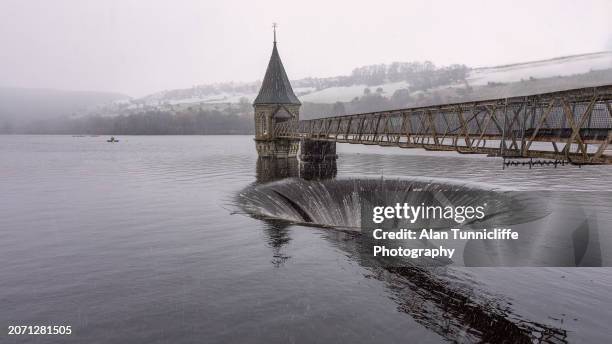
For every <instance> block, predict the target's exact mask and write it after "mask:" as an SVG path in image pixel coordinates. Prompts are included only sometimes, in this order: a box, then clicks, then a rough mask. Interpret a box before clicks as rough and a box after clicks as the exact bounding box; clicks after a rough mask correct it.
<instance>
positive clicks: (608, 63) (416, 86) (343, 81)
mask: <svg viewBox="0 0 612 344" xmlns="http://www.w3.org/2000/svg"><path fill="white" fill-rule="evenodd" d="M610 68H612V52H599V53H590V54H581V55H572V56H564V57H557V58H552V59H547V60H538V61H529V62H522V63H516V64H510V65H502V66H494V67H480V68H469V67H467V66H465V65H451V66H445V67H437V66H435V65H434V64H433V63H431V62H428V61H426V62H394V63H392V64H387V65H385V64H380V65H370V66H364V67H359V68H355V69H354V70H353V72H352V73H351V75H348V76H337V77H330V78H305V79H298V80H293V81H291V83H292V85H293V88H294V91H295V93H296V95H298V97H299V98H300V100H301V101H302V102H311V103H335V102H338V101H340V102H349V101H351V100H353V99H354V98H355V97H361V96H362V95H363V93H364V89H365V88H369V89H370V90H372V91H376V90H379V91H380V92H381V94H382V95H383V96H385V97H389V98H390V97H392V96H393V94H394V93H395V92H397V91H400V92H405V91H410V92H417V91H426V90H430V89H433V88H436V87H441V86H455V87H456V86H458V87H473V86H483V85H487V84H492V83H514V82H520V81H521V80H529V79H540V78H549V77H563V76H572V75H578V74H585V73H589V72H591V71H597V70H605V69H610ZM609 82H612V80H611V81H609ZM259 86H260V82H251V83H221V84H211V85H200V86H194V87H192V88H188V89H177V90H170V91H163V92H159V93H156V94H153V95H150V96H147V97H143V98H141V99H139V100H138V101H140V102H142V103H144V104H149V105H161V104H172V105H176V104H195V103H199V104H222V103H238V102H239V100H240V99H241V98H246V99H247V100H248V101H252V100H253V99H254V98H255V96H256V95H257V92H258V90H259ZM551 86H554V85H551ZM583 86H590V85H582V84H577V85H576V86H575V87H583ZM570 88H572V87H570ZM381 89H382V91H381ZM551 91H552V90H551Z"/></svg>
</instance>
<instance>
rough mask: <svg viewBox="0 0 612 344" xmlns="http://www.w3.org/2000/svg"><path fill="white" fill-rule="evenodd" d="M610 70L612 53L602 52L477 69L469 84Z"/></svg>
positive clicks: (470, 76) (505, 81)
mask: <svg viewBox="0 0 612 344" xmlns="http://www.w3.org/2000/svg"><path fill="white" fill-rule="evenodd" d="M609 68H612V52H601V53H594V54H585V55H575V56H568V57H560V58H555V59H550V60H542V61H533V62H525V63H516V64H512V65H506V66H497V67H484V68H475V69H472V71H471V72H470V75H469V77H468V82H469V84H470V85H473V86H474V85H486V84H487V83H489V82H503V83H507V82H516V81H521V80H527V79H529V78H536V79H541V78H548V77H554V76H568V75H576V74H584V73H588V72H590V71H595V70H602V69H609Z"/></svg>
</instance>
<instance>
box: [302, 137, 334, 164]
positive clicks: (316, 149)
mask: <svg viewBox="0 0 612 344" xmlns="http://www.w3.org/2000/svg"><path fill="white" fill-rule="evenodd" d="M336 158H338V155H337V154H336V142H333V141H319V140H311V139H302V140H301V141H300V160H301V161H304V162H324V161H336Z"/></svg>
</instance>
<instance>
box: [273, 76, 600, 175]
mask: <svg viewBox="0 0 612 344" xmlns="http://www.w3.org/2000/svg"><path fill="white" fill-rule="evenodd" d="M275 136H276V137H285V138H295V139H298V138H310V139H317V140H325V141H335V142H346V143H358V144H370V145H372V144H375V145H382V146H399V147H403V148H424V149H427V150H434V151H436V150H438V151H457V152H460V153H472V154H490V155H494V156H507V157H523V158H550V159H557V160H566V161H569V162H572V163H576V164H611V163H612V156H611V155H610V154H609V153H608V147H609V144H610V143H611V142H612V85H606V86H600V87H591V88H581V89H573V90H566V91H560V92H552V93H543V94H535V95H529V96H524V97H514V98H503V99H491V100H484V101H475V102H465V103H456V104H443V105H436V106H426V107H417V108H408V109H399V110H390V111H380V112H371V113H361V114H355V115H345V116H337V117H327V118H320V119H313V120H306V121H299V122H297V121H288V122H282V123H277V124H276V126H275Z"/></svg>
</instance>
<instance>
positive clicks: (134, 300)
mask: <svg viewBox="0 0 612 344" xmlns="http://www.w3.org/2000/svg"><path fill="white" fill-rule="evenodd" d="M106 139H107V138H106V137H71V136H0V196H1V197H0V325H1V332H0V342H2V343H128V342H129V343H194V342H197V343H234V342H241V343H262V342H265V343H288V342H289V343H292V342H295V343H304V342H315V343H325V342H340V343H371V342H375V341H376V342H381V343H399V342H415V341H418V342H424V343H438V342H447V341H450V342H474V341H489V342H502V341H506V342H530V341H535V340H540V341H542V342H553V343H558V342H597V343H601V342H607V341H609V338H611V337H612V328H611V327H610V326H609V320H610V318H611V314H610V309H611V308H612V292H610V288H611V286H612V268H605V267H603V268H524V267H523V268H455V267H449V268H444V267H441V268H435V269H414V270H413V269H402V268H385V267H382V266H381V267H377V266H372V265H371V264H364V263H363V262H362V260H361V259H360V256H359V254H358V253H357V251H358V249H357V248H356V245H357V241H356V239H355V237H354V235H353V234H351V233H350V232H346V231H338V230H334V229H333V228H326V227H323V226H316V225H308V226H304V225H299V224H291V223H289V222H285V221H275V220H269V219H267V220H266V219H262V218H258V217H257V216H250V215H248V214H246V213H245V212H242V211H240V210H239V207H236V204H235V202H236V195H238V194H240V192H242V190H244V189H245V188H247V187H249V186H250V185H254V183H257V177H258V175H257V155H256V152H255V148H254V144H253V140H252V137H251V136H123V137H120V138H119V139H120V142H119V143H107V142H106ZM338 154H339V159H338V162H337V169H338V171H337V178H340V179H342V178H380V177H381V176H383V175H384V176H395V177H402V178H403V177H406V178H423V177H426V178H430V177H431V178H436V179H437V180H448V181H450V182H460V183H463V184H467V185H470V184H474V185H488V186H490V187H493V188H497V187H499V188H508V189H516V190H519V189H520V190H533V191H536V190H558V191H568V192H581V193H585V194H588V193H591V192H601V191H612V190H611V189H612V187H611V186H610V185H612V166H584V167H582V168H578V167H575V166H565V167H559V168H556V169H555V168H552V167H542V168H534V169H531V170H530V169H528V168H527V167H513V168H510V169H506V170H502V164H501V161H500V160H498V159H493V158H487V157H483V156H472V155H467V156H466V155H458V154H454V153H440V152H438V153H429V152H424V151H420V150H401V149H399V148H393V149H391V148H381V147H370V146H367V147H366V146H357V145H355V146H350V145H339V146H338ZM259 177H260V179H261V176H259ZM296 196H298V195H296ZM609 201H610V200H609V199H608V200H605V199H603V200H602V199H601V197H599V198H598V197H594V198H593V204H592V207H593V208H592V209H593V211H594V212H595V213H596V214H597V222H598V224H599V228H600V235H601V234H602V232H603V236H601V237H600V238H603V239H605V240H608V238H610V233H609V232H610V231H612V209H611V206H610V202H609ZM9 325H70V326H71V327H72V334H71V335H66V336H25V335H12V336H9V335H7V327H8V326H9Z"/></svg>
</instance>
